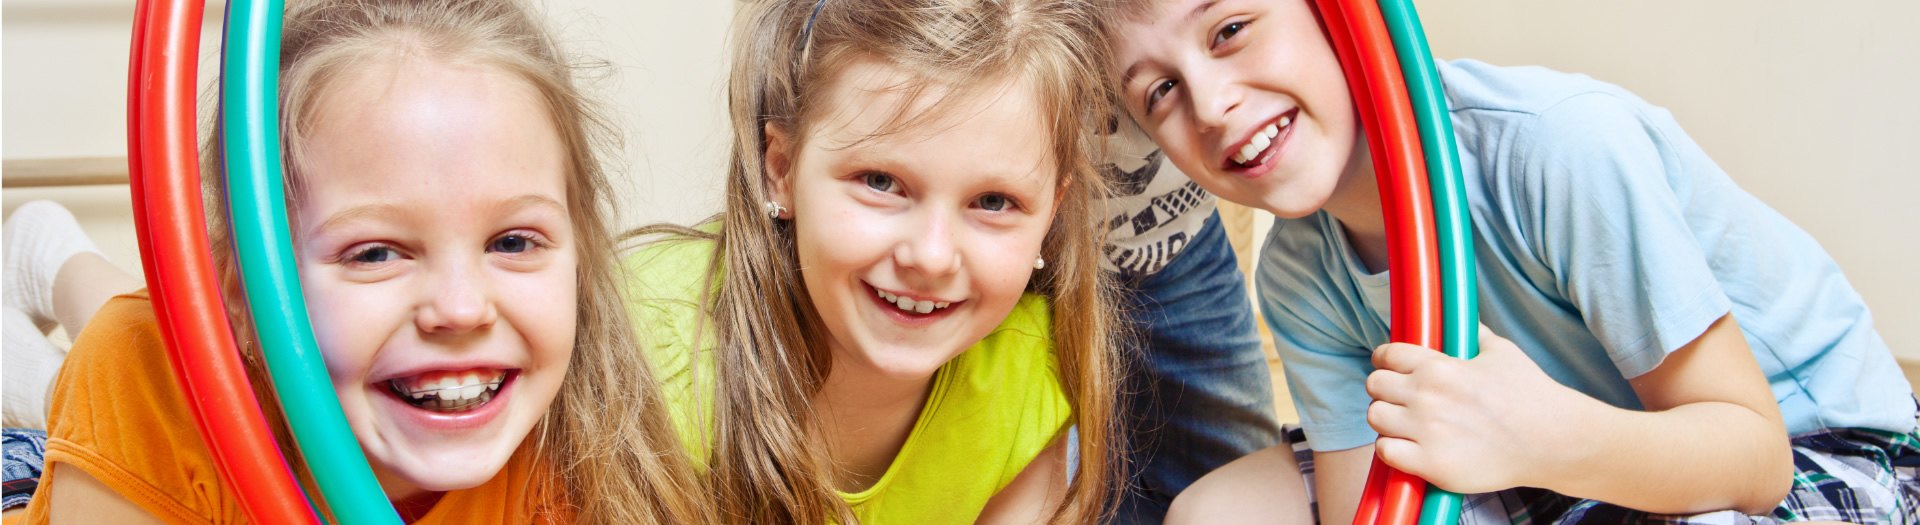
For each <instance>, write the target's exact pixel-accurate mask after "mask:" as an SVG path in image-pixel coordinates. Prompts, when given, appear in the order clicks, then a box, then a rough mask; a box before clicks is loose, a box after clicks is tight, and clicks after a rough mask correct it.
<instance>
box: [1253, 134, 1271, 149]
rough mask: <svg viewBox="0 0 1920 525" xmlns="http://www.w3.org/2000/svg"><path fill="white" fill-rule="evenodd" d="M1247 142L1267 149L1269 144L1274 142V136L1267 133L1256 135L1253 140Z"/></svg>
mask: <svg viewBox="0 0 1920 525" xmlns="http://www.w3.org/2000/svg"><path fill="white" fill-rule="evenodd" d="M1247 144H1250V145H1253V146H1258V147H1259V149H1262V150H1264V149H1267V146H1268V145H1270V144H1273V138H1271V137H1268V136H1266V135H1254V136H1253V141H1252V142H1248V143H1247Z"/></svg>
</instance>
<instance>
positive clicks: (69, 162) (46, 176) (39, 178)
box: [0, 157, 127, 188]
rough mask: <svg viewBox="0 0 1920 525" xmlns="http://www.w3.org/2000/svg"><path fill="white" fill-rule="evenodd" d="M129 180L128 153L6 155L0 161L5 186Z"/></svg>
mask: <svg viewBox="0 0 1920 525" xmlns="http://www.w3.org/2000/svg"><path fill="white" fill-rule="evenodd" d="M126 183H127V158H126V157H64V158H50V159H6V160H5V161H4V162H0V187H5V188H48V187H58V186H109V185H118V184H126Z"/></svg>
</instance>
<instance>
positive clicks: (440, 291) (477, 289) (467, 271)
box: [414, 262, 500, 335]
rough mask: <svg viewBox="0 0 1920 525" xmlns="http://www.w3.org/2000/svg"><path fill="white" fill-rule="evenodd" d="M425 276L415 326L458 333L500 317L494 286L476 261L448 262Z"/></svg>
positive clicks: (423, 331)
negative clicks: (432, 275)
mask: <svg viewBox="0 0 1920 525" xmlns="http://www.w3.org/2000/svg"><path fill="white" fill-rule="evenodd" d="M433 272H434V274H435V278H430V279H424V280H422V284H423V285H424V286H425V287H426V288H427V289H426V290H423V291H422V293H421V300H420V304H419V306H418V307H417V308H416V309H415V310H416V311H415V314H414V326H415V327H417V328H418V329H419V330H420V331H421V332H422V333H427V334H439V335H455V334H463V333H468V332H473V331H476V330H480V329H484V328H486V327H488V326H492V325H493V322H494V321H495V320H496V319H499V316H500V314H499V310H497V309H496V308H495V306H494V301H493V289H492V287H491V286H489V285H488V283H487V279H486V277H485V274H484V271H483V270H482V269H481V268H479V264H478V263H477V262H462V263H449V264H445V265H441V267H439V268H435V269H434V270H433Z"/></svg>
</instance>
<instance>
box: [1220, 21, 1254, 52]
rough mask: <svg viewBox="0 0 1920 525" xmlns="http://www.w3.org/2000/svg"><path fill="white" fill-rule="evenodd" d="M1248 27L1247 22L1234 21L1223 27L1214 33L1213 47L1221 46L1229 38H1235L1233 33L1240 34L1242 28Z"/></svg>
mask: <svg viewBox="0 0 1920 525" xmlns="http://www.w3.org/2000/svg"><path fill="white" fill-rule="evenodd" d="M1246 28H1247V23H1246V22H1234V23H1231V24H1227V25H1226V26H1223V27H1221V28H1220V32H1218V33H1214V34H1213V47H1220V44H1223V43H1226V41H1227V40H1228V39H1231V38H1233V35H1237V34H1240V30H1242V29H1246Z"/></svg>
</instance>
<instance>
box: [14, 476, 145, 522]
mask: <svg viewBox="0 0 1920 525" xmlns="http://www.w3.org/2000/svg"><path fill="white" fill-rule="evenodd" d="M48 479H50V480H51V482H50V483H48V484H47V485H45V486H42V487H40V490H41V491H43V493H42V494H41V495H42V496H45V497H49V498H52V500H50V501H48V502H47V503H48V506H49V509H48V510H50V511H51V512H48V516H49V517H50V518H51V519H50V520H49V521H50V522H52V523H124V524H146V523H154V524H157V523H161V521H160V519H159V518H155V517H154V516H153V515H152V514H148V513H147V511H146V510H144V509H141V508H140V506H138V505H135V504H134V503H133V502H132V501H129V500H127V498H125V497H122V496H120V493H118V492H114V491H113V489H110V488H107V485H106V484H105V483H101V482H100V480H98V479H95V478H94V477H93V476H92V475H89V474H87V472H86V471H84V470H80V469H79V468H77V467H74V466H71V465H68V464H65V463H54V464H53V468H52V469H51V470H49V471H48Z"/></svg>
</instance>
